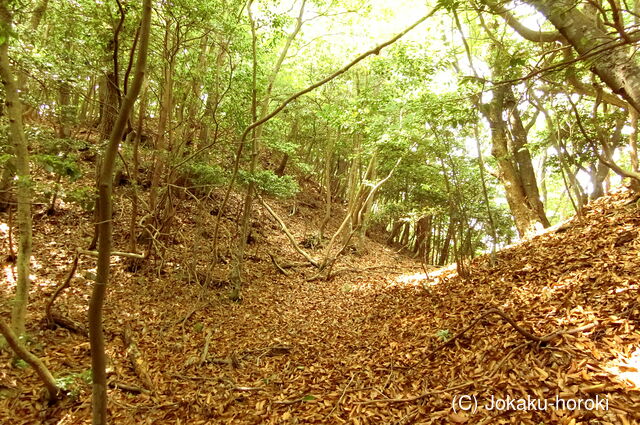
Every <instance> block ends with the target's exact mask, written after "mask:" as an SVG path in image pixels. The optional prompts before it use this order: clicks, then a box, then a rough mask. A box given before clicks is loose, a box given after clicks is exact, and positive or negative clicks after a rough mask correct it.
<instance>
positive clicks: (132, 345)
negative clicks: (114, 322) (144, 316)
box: [122, 327, 153, 390]
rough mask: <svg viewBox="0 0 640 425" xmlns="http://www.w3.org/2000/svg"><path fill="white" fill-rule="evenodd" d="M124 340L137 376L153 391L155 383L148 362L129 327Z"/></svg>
mask: <svg viewBox="0 0 640 425" xmlns="http://www.w3.org/2000/svg"><path fill="white" fill-rule="evenodd" d="M122 340H123V342H124V343H125V346H126V352H127V357H128V358H129V361H130V362H131V366H132V367H133V371H134V372H135V373H136V376H137V377H138V378H140V381H142V384H143V385H144V387H145V388H146V389H148V390H153V382H152V381H151V376H150V375H149V368H148V366H147V362H146V361H145V360H144V355H143V354H142V352H141V351H140V349H139V348H138V344H136V341H135V339H134V338H133V332H132V331H131V329H130V328H129V327H125V328H124V332H123V333H122Z"/></svg>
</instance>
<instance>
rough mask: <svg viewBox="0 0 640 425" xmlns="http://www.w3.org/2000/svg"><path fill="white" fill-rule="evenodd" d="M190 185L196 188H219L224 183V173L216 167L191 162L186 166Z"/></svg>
mask: <svg viewBox="0 0 640 425" xmlns="http://www.w3.org/2000/svg"><path fill="white" fill-rule="evenodd" d="M186 175H187V177H188V178H189V180H190V184H192V185H194V186H198V187H207V186H220V185H222V184H223V183H224V182H225V177H224V172H223V171H222V169H221V168H220V167H219V166H218V165H209V164H207V163H204V162H192V163H189V164H188V165H186Z"/></svg>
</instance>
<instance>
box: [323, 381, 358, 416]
mask: <svg viewBox="0 0 640 425" xmlns="http://www.w3.org/2000/svg"><path fill="white" fill-rule="evenodd" d="M355 377H356V375H354V374H352V375H351V379H349V382H348V383H347V385H346V386H345V387H344V389H343V390H342V394H340V398H338V401H337V402H336V404H334V406H333V408H332V409H331V411H330V412H329V413H327V415H326V416H325V418H328V417H329V416H331V414H332V413H333V412H334V411H335V410H336V409H337V408H338V406H340V403H342V399H343V398H344V395H345V394H346V393H347V390H348V389H349V387H350V386H351V383H352V382H353V378H355Z"/></svg>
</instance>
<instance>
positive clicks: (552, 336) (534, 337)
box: [410, 308, 598, 369]
mask: <svg viewBox="0 0 640 425" xmlns="http://www.w3.org/2000/svg"><path fill="white" fill-rule="evenodd" d="M493 314H496V315H498V316H500V317H502V318H503V319H504V320H506V321H507V323H509V325H511V327H512V328H513V329H515V330H516V332H518V333H519V334H520V335H522V336H524V337H525V338H526V339H528V340H529V341H532V342H537V343H539V344H542V343H547V342H549V341H551V340H553V339H555V338H557V337H559V336H561V335H574V334H577V333H580V332H584V331H588V330H590V329H593V328H595V327H596V326H598V322H594V323H590V324H588V325H584V326H580V327H578V328H573V329H569V330H558V331H554V332H551V333H549V334H547V335H544V336H537V335H534V334H532V333H531V332H529V331H527V330H526V329H524V328H522V327H521V326H520V325H518V324H517V323H516V322H515V320H513V319H512V318H511V317H509V315H507V314H506V313H504V312H503V311H502V310H500V309H497V308H492V309H491V310H487V311H485V312H484V313H483V314H481V315H480V316H479V317H478V318H476V319H475V320H474V321H473V322H471V324H469V326H467V327H466V328H464V329H463V330H462V331H460V332H459V333H458V334H456V335H455V336H454V337H453V338H451V339H448V340H447V341H445V342H443V343H442V344H440V345H438V346H437V347H436V348H434V349H433V350H431V352H430V353H429V354H428V355H427V356H426V357H425V358H423V359H422V360H420V361H419V362H418V363H416V364H414V365H413V366H411V368H410V369H413V368H414V367H416V366H419V365H421V364H422V363H423V362H424V360H425V359H427V358H431V357H432V356H433V355H434V354H436V353H437V352H438V351H440V350H442V349H443V348H445V347H447V346H448V345H451V344H452V343H453V342H454V341H456V340H457V339H458V338H460V337H461V336H463V335H464V334H465V333H467V332H468V331H470V330H471V329H473V328H474V327H475V326H476V325H477V324H478V323H480V321H481V320H482V319H484V318H485V317H487V316H491V315H493Z"/></svg>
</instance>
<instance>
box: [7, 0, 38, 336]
mask: <svg viewBox="0 0 640 425" xmlns="http://www.w3.org/2000/svg"><path fill="white" fill-rule="evenodd" d="M0 25H2V27H3V28H4V30H3V31H6V32H10V31H11V26H12V17H11V12H9V7H8V0H0ZM10 39H11V38H10V37H8V36H5V37H2V42H1V44H0V78H2V84H3V85H4V92H5V97H6V98H5V104H6V107H7V116H8V117H9V141H10V142H11V144H12V145H13V150H14V155H15V167H16V168H15V170H16V177H17V180H16V197H17V200H18V217H17V222H18V230H19V232H20V239H19V242H18V260H17V265H16V269H17V273H18V279H17V283H16V295H15V298H14V300H13V309H12V312H11V328H12V329H13V332H14V333H15V334H16V335H18V336H21V335H23V334H24V333H25V317H26V314H27V304H28V302H29V287H30V281H29V265H30V261H31V176H30V173H29V149H28V146H27V140H26V138H25V134H24V127H23V124H22V102H21V100H20V96H19V94H18V87H17V85H16V80H15V78H14V75H13V72H12V70H11V65H10V64H9V40H10Z"/></svg>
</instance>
